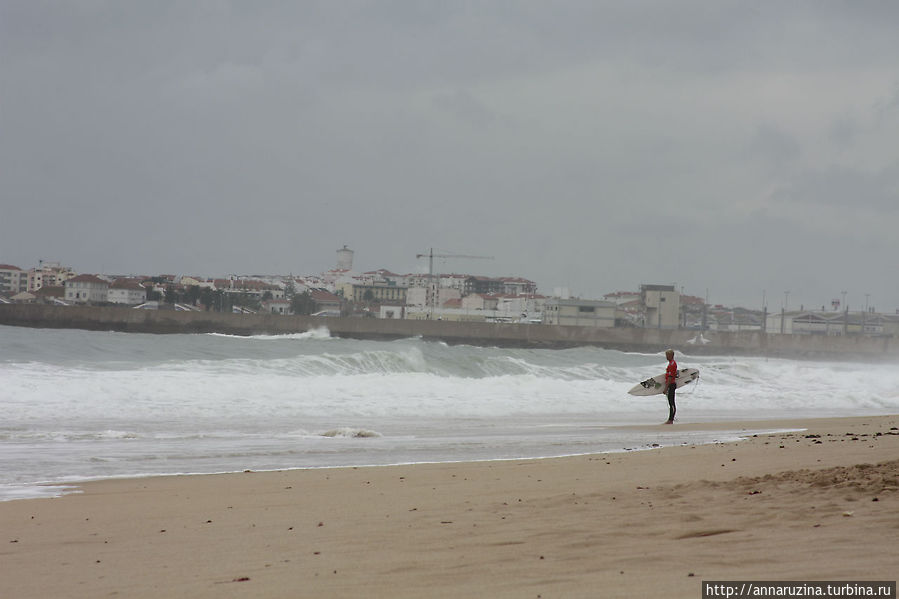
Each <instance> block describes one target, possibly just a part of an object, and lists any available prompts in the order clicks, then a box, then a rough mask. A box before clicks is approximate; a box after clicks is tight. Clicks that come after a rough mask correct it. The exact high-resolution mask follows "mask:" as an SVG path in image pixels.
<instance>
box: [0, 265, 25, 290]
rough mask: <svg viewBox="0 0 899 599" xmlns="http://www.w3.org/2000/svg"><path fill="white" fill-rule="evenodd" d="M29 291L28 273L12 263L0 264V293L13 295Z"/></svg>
mask: <svg viewBox="0 0 899 599" xmlns="http://www.w3.org/2000/svg"><path fill="white" fill-rule="evenodd" d="M23 291H28V273H27V272H25V271H24V270H22V269H21V268H19V267H18V266H13V265H11V264H0V295H6V296H13V295H16V294H17V293H22V292H23Z"/></svg>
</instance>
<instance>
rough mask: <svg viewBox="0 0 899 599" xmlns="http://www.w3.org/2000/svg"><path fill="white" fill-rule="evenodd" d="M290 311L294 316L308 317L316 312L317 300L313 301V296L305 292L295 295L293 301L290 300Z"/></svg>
mask: <svg viewBox="0 0 899 599" xmlns="http://www.w3.org/2000/svg"><path fill="white" fill-rule="evenodd" d="M290 309H291V310H292V311H293V313H294V314H299V315H301V316H308V315H310V314H312V313H313V312H315V300H314V299H312V294H311V293H309V292H308V291H304V292H303V293H297V294H296V295H294V296H293V299H291V300H290Z"/></svg>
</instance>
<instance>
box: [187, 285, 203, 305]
mask: <svg viewBox="0 0 899 599" xmlns="http://www.w3.org/2000/svg"><path fill="white" fill-rule="evenodd" d="M202 295H203V292H202V291H201V290H200V287H199V286H197V285H191V286H190V287H188V288H187V291H185V292H184V295H183V297H184V300H185V301H186V302H187V303H189V304H190V305H192V306H196V305H197V302H198V301H199V300H200V297H201V296H202Z"/></svg>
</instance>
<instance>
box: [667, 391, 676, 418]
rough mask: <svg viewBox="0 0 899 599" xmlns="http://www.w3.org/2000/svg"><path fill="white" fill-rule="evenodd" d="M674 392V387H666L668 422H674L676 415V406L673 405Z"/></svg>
mask: <svg viewBox="0 0 899 599" xmlns="http://www.w3.org/2000/svg"><path fill="white" fill-rule="evenodd" d="M674 392H675V387H674V385H671V386H670V387H668V422H669V423H672V422H674V415H675V414H676V413H677V406H676V405H675V404H674Z"/></svg>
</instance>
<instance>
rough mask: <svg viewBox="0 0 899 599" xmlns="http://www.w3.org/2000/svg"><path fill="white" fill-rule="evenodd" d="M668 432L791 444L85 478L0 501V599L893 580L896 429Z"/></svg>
mask: <svg viewBox="0 0 899 599" xmlns="http://www.w3.org/2000/svg"><path fill="white" fill-rule="evenodd" d="M675 426H679V427H685V428H687V427H689V428H713V429H721V430H747V431H752V430H760V429H767V430H772V429H779V430H787V429H802V430H801V431H798V430H793V431H792V432H781V433H776V434H771V435H755V436H753V435H750V436H748V437H747V438H745V439H744V440H742V441H739V442H736V443H726V444H724V443H720V444H711V445H703V446H679V447H666V448H661V449H654V450H651V451H634V452H625V453H613V454H598V455H591V456H577V457H569V458H558V459H545V460H524V461H502V462H477V463H456V464H433V465H430V464H424V465H413V466H392V467H372V468H340V469H319V470H293V471H281V472H265V473H260V472H244V473H238V474H227V475H210V476H181V477H158V478H144V479H128V480H108V481H98V482H90V483H86V484H83V485H81V486H80V488H81V491H82V492H81V493H78V494H73V495H67V496H65V497H61V498H55V499H34V500H21V501H10V502H5V503H0V528H2V531H3V535H2V538H0V544H2V552H0V555H2V557H0V560H2V564H3V576H2V579H0V597H4V598H5V597H10V598H32V597H33V598H41V599H45V598H48V597H90V598H96V597H129V598H131V597H166V598H172V597H192V598H197V597H313V596H317V597H534V598H536V597H541V598H550V597H648V596H666V597H700V596H701V590H700V584H701V581H702V580H734V579H749V580H777V579H779V580H853V579H854V580H895V578H896V573H897V572H899V557H897V552H896V548H895V543H896V538H897V535H899V518H897V514H899V493H897V490H899V416H884V417H863V418H843V419H821V420H802V421H775V422H757V423H746V422H743V423H739V424H727V423H716V424H714V425H692V424H676V425H675ZM643 428H644V429H645V428H646V427H643ZM650 428H651V427H650ZM659 428H660V429H661V427H659Z"/></svg>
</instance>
